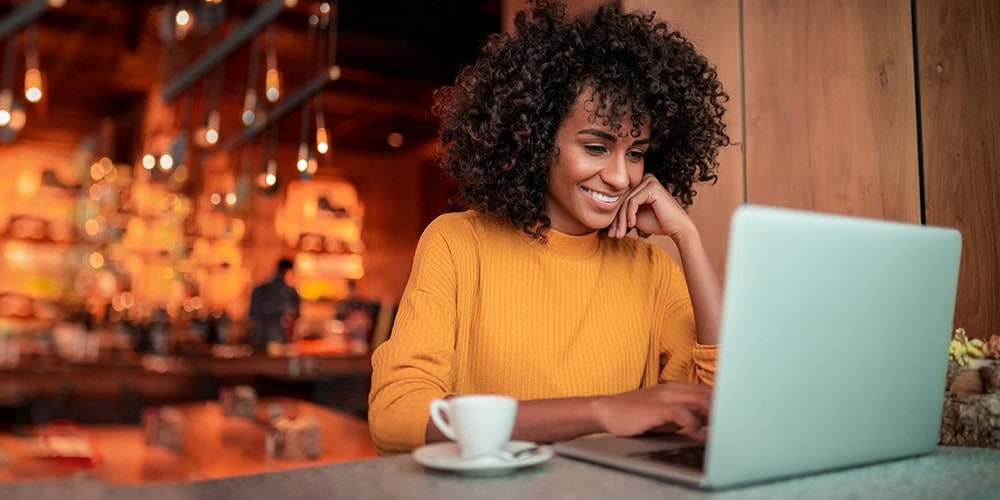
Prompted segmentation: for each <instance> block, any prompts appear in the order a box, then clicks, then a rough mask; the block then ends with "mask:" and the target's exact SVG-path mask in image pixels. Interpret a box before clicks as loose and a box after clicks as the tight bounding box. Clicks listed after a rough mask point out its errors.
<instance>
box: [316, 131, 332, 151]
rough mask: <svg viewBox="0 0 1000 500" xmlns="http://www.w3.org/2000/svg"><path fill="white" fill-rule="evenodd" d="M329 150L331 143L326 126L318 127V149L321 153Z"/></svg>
mask: <svg viewBox="0 0 1000 500" xmlns="http://www.w3.org/2000/svg"><path fill="white" fill-rule="evenodd" d="M329 150H330V143H329V137H327V135H326V127H319V128H317V129H316V151H318V152H319V154H321V155H325V154H326V152H327V151H329Z"/></svg>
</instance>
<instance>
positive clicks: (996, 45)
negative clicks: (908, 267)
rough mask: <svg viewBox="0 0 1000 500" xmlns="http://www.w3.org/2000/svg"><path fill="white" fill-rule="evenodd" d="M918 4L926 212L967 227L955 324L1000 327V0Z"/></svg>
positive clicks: (982, 333)
mask: <svg viewBox="0 0 1000 500" xmlns="http://www.w3.org/2000/svg"><path fill="white" fill-rule="evenodd" d="M915 5H916V19H917V36H918V40H919V47H918V54H919V58H920V61H919V65H920V103H921V106H920V117H921V125H922V129H923V154H924V189H925V201H926V203H925V210H926V220H927V223H928V224H933V225H943V226H950V227H955V228H957V229H958V230H959V231H961V232H962V238H963V247H962V267H961V270H960V273H959V286H958V303H957V305H956V308H955V325H956V326H962V327H964V328H965V329H966V331H967V332H968V334H969V335H970V336H973V337H980V338H982V337H987V336H989V335H991V334H1000V259H998V256H1000V231H998V229H1000V171H998V168H1000V120H998V119H997V116H1000V93H997V83H996V82H997V81H998V80H1000V66H998V65H997V60H1000V36H997V33H1000V3H998V2H996V1H994V0H917V2H916V4H915Z"/></svg>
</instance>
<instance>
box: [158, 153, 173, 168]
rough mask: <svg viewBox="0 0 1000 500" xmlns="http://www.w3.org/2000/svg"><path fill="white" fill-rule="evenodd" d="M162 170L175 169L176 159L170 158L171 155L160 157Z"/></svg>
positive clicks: (165, 154)
mask: <svg viewBox="0 0 1000 500" xmlns="http://www.w3.org/2000/svg"><path fill="white" fill-rule="evenodd" d="M160 168H162V169H163V170H170V169H172V168H174V157H173V156H170V153H163V155H161V156H160Z"/></svg>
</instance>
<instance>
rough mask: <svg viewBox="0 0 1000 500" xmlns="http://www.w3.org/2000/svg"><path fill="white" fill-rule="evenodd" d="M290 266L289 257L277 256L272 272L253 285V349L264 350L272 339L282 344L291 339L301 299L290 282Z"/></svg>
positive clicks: (251, 327)
mask: <svg viewBox="0 0 1000 500" xmlns="http://www.w3.org/2000/svg"><path fill="white" fill-rule="evenodd" d="M293 268H294V265H293V264H292V261H291V260H289V259H281V260H279V261H278V266H277V270H276V271H275V273H274V276H273V277H271V279H270V280H268V281H266V282H264V283H261V284H260V285H257V286H256V287H254V289H253V292H252V293H251V294H250V311H249V317H250V344H251V345H252V346H253V348H254V350H263V349H265V348H266V347H267V345H268V344H269V343H272V342H273V343H278V344H285V343H287V342H288V341H289V340H291V332H292V331H293V330H292V327H293V326H294V325H295V320H296V319H298V317H299V303H300V301H301V299H300V297H299V293H298V292H297V291H296V290H295V287H293V286H292V285H291V284H289V280H290V277H289V274H291V272H292V269H293Z"/></svg>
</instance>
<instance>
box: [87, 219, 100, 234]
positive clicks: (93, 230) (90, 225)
mask: <svg viewBox="0 0 1000 500" xmlns="http://www.w3.org/2000/svg"><path fill="white" fill-rule="evenodd" d="M83 230H84V231H86V232H87V234H88V235H90V236H97V233H99V232H100V230H101V225H100V224H98V223H97V220H95V219H87V222H84V223H83Z"/></svg>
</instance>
